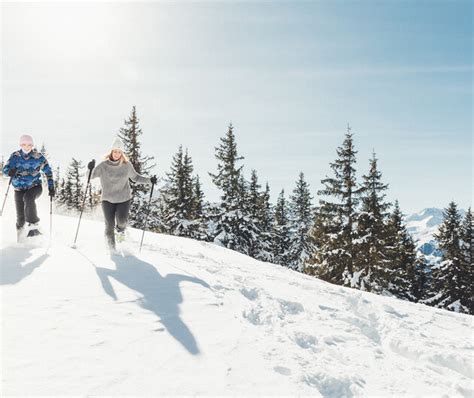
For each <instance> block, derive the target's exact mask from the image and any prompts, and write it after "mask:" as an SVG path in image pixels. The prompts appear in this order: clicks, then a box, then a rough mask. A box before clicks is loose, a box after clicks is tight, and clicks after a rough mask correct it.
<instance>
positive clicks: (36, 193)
mask: <svg viewBox="0 0 474 398" xmlns="http://www.w3.org/2000/svg"><path fill="white" fill-rule="evenodd" d="M42 192H43V187H42V186H41V185H35V186H34V187H31V188H29V189H22V190H21V191H15V207H16V228H17V229H20V228H23V226H24V225H25V221H26V222H27V223H28V224H36V223H37V222H38V221H39V220H40V219H39V218H38V212H37V210H36V202H35V200H36V199H38V198H39V197H40V195H41V193H42Z"/></svg>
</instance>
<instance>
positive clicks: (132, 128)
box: [118, 106, 155, 228]
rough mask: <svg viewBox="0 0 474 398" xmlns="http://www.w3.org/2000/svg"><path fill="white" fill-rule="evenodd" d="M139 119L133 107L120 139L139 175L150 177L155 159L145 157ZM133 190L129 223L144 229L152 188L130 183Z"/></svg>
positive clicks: (119, 134) (121, 129)
mask: <svg viewBox="0 0 474 398" xmlns="http://www.w3.org/2000/svg"><path fill="white" fill-rule="evenodd" d="M139 121H140V120H139V119H138V116H137V112H136V108H135V106H133V108H132V112H131V114H130V116H129V118H128V119H127V120H125V122H124V123H125V127H121V128H120V130H119V133H118V137H119V138H120V139H121V140H122V141H123V143H124V152H125V154H126V155H127V156H128V158H129V160H130V162H131V164H132V165H133V168H134V169H135V171H136V172H137V173H138V174H141V175H144V176H148V175H149V172H150V170H151V169H152V168H153V167H155V164H150V162H151V161H152V160H153V157H149V156H143V155H142V149H141V143H140V136H141V135H142V134H143V133H142V130H141V128H140V126H139ZM130 185H131V188H132V203H131V206H130V217H129V222H130V225H131V226H132V227H135V228H143V226H144V220H145V219H146V218H147V217H146V214H147V213H148V210H149V209H148V197H147V193H148V192H149V190H150V187H149V186H147V185H143V184H135V183H133V182H132V181H131V182H130Z"/></svg>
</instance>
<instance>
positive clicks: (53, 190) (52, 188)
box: [48, 187, 56, 198]
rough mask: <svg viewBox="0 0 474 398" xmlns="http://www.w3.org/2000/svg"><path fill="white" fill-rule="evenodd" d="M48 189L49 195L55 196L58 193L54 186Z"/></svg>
mask: <svg viewBox="0 0 474 398" xmlns="http://www.w3.org/2000/svg"><path fill="white" fill-rule="evenodd" d="M48 190H49V196H51V197H52V198H54V195H55V194H56V190H55V189H54V187H49V188H48Z"/></svg>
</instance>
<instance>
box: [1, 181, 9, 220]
mask: <svg viewBox="0 0 474 398" xmlns="http://www.w3.org/2000/svg"><path fill="white" fill-rule="evenodd" d="M10 185H12V177H10V181H8V188H7V192H6V193H5V199H3V205H2V210H1V211H0V216H1V215H2V214H3V209H4V208H5V203H7V196H8V191H9V190H10Z"/></svg>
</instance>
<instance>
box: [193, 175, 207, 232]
mask: <svg viewBox="0 0 474 398" xmlns="http://www.w3.org/2000/svg"><path fill="white" fill-rule="evenodd" d="M192 212H193V214H194V222H195V223H196V229H195V230H194V231H193V238H194V239H198V240H205V241H208V240H209V233H208V222H209V215H208V203H206V201H205V197H204V192H203V191H202V188H201V181H200V179H199V175H196V177H194V179H193V203H192Z"/></svg>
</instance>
